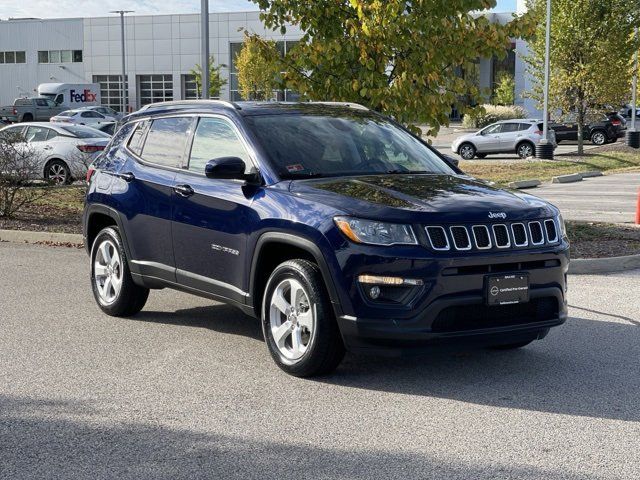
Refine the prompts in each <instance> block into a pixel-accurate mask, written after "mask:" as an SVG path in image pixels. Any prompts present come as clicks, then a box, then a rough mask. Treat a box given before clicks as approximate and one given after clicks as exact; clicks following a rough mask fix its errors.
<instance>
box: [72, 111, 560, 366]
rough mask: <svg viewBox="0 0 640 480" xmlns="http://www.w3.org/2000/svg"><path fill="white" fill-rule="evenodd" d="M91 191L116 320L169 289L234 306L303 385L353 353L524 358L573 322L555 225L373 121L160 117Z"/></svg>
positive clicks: (132, 122) (111, 161) (547, 209)
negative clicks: (461, 349) (518, 352)
mask: <svg viewBox="0 0 640 480" xmlns="http://www.w3.org/2000/svg"><path fill="white" fill-rule="evenodd" d="M87 178H88V180H89V187H88V193H87V198H86V206H85V211H84V221H83V223H84V235H85V245H86V246H87V250H88V252H89V253H90V255H91V286H92V289H93V293H94V296H95V299H96V301H97V303H98V305H99V306H100V308H101V309H102V310H103V311H104V312H106V313H107V314H109V315H115V316H128V315H134V314H136V313H137V312H139V311H140V310H141V309H142V308H143V306H144V304H145V302H146V300H147V297H148V295H149V290H150V289H158V288H165V287H169V288H175V289H178V290H182V291H186V292H189V293H193V294H196V295H201V296H205V297H208V298H211V299H214V300H220V301H223V302H227V303H230V304H232V305H235V306H237V307H239V308H240V309H241V310H243V311H244V312H245V313H248V314H250V315H254V316H256V317H258V318H260V319H261V322H262V329H263V332H264V337H265V341H266V343H267V346H268V348H269V350H270V353H271V355H272V356H273V358H274V360H275V362H276V363H277V364H278V366H280V367H281V368H282V369H283V370H285V371H286V372H288V373H290V374H293V375H297V376H310V375H317V374H322V373H327V372H330V371H331V370H333V369H334V368H335V367H336V366H337V365H338V364H339V363H340V361H341V359H342V357H343V355H344V352H345V349H348V350H357V351H360V352H377V353H392V354H399V353H403V352H405V353H406V352H414V351H420V350H422V349H423V347H427V346H433V345H447V344H451V343H456V344H460V343H470V344H474V345H482V346H490V347H497V348H517V347H521V346H524V345H526V344H528V343H530V342H531V341H533V340H535V339H540V338H543V337H544V336H545V335H546V334H547V332H548V331H549V328H550V327H553V326H555V325H559V324H561V323H563V322H564V321H565V319H566V316H567V303H566V297H565V292H566V272H567V266H568V262H569V258H568V243H567V238H566V235H565V230H564V224H563V221H562V218H561V217H560V214H559V212H558V210H557V209H556V208H555V207H554V206H552V205H550V204H548V203H546V202H544V201H542V200H540V199H538V198H536V197H533V196H531V195H528V194H524V193H518V192H509V191H504V190H500V189H497V188H494V187H492V186H490V185H488V184H487V183H485V182H482V181H479V180H476V179H474V178H471V177H469V176H467V175H465V174H464V173H463V172H461V171H460V170H459V169H458V168H457V167H456V166H455V165H454V164H453V162H451V160H450V159H448V158H446V157H444V156H442V155H440V154H439V153H438V152H436V151H435V150H434V149H432V148H431V147H430V146H429V145H427V144H425V143H424V142H423V141H422V140H420V139H419V138H418V137H416V136H414V135H412V134H411V133H410V132H408V131H407V130H405V129H404V128H402V127H401V126H400V125H398V124H396V123H395V122H393V121H392V120H390V119H388V118H385V117H383V116H381V115H379V114H376V113H374V112H371V111H369V110H367V109H366V108H364V107H361V106H359V105H355V104H336V103H300V104H284V103H246V104H245V103H238V104H231V103H227V102H221V101H191V102H167V103H159V104H154V105H151V106H148V107H145V108H143V109H142V110H140V111H138V112H136V113H133V114H131V115H129V116H128V117H127V118H125V119H124V120H123V122H122V126H121V127H120V129H119V130H118V132H117V133H116V135H115V136H114V137H113V140H112V141H111V143H110V145H109V146H108V147H107V148H106V149H105V151H104V153H103V154H102V155H101V156H100V158H99V159H98V160H97V161H96V162H95V164H94V165H93V166H92V168H91V169H90V170H89V172H88V175H87Z"/></svg>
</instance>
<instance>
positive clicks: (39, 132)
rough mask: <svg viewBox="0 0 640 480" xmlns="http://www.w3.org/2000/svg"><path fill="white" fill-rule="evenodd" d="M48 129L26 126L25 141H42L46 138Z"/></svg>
mask: <svg viewBox="0 0 640 480" xmlns="http://www.w3.org/2000/svg"><path fill="white" fill-rule="evenodd" d="M48 133H49V129H48V128H45V127H29V128H27V135H26V137H27V142H44V141H46V140H47V134H48Z"/></svg>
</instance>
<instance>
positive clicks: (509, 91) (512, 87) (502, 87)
mask: <svg viewBox="0 0 640 480" xmlns="http://www.w3.org/2000/svg"><path fill="white" fill-rule="evenodd" d="M515 91H516V82H515V80H514V78H513V75H511V74H509V73H502V74H501V75H500V76H499V77H498V81H497V82H496V89H495V93H494V97H493V103H494V104H495V105H513V104H514V103H515Z"/></svg>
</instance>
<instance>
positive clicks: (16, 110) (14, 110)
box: [13, 107, 18, 115]
mask: <svg viewBox="0 0 640 480" xmlns="http://www.w3.org/2000/svg"><path fill="white" fill-rule="evenodd" d="M13 114H14V115H17V114H18V109H17V108H15V107H13Z"/></svg>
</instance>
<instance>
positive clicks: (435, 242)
mask: <svg viewBox="0 0 640 480" xmlns="http://www.w3.org/2000/svg"><path fill="white" fill-rule="evenodd" d="M425 231H426V233H427V238H428V242H429V247H431V249H432V250H435V251H449V250H454V251H460V252H464V251H470V250H493V249H496V250H505V249H509V248H511V249H516V248H526V247H540V246H543V245H553V244H556V243H558V242H559V241H560V235H559V233H558V226H557V224H556V222H555V220H553V219H551V218H549V219H545V220H532V221H530V222H513V223H495V224H487V225H451V226H449V227H443V226H440V225H429V226H426V227H425Z"/></svg>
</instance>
